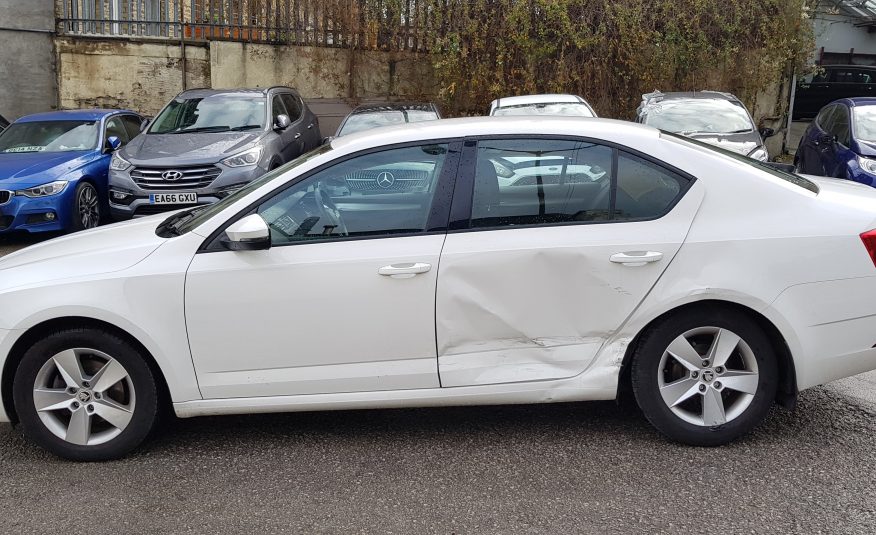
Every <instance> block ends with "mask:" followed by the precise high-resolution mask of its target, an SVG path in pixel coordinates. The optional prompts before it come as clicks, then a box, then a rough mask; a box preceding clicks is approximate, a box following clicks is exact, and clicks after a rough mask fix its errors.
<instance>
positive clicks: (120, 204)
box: [109, 87, 322, 219]
mask: <svg viewBox="0 0 876 535" xmlns="http://www.w3.org/2000/svg"><path fill="white" fill-rule="evenodd" d="M321 139H322V137H321V135H320V131H319V122H318V120H317V118H316V116H315V115H314V114H313V112H311V111H310V109H309V108H308V107H307V105H306V104H305V103H304V101H303V100H302V99H301V96H300V95H299V94H298V93H297V92H296V91H295V90H294V89H290V88H288V87H271V88H268V89H227V90H216V89H193V90H190V91H184V92H182V93H180V94H179V95H178V96H176V97H175V98H174V99H173V100H171V101H170V103H168V104H167V106H165V107H164V109H162V110H161V111H160V112H159V113H158V115H157V116H156V117H155V120H154V121H152V123H151V124H150V125H149V126H148V128H147V129H146V130H145V131H144V132H142V133H141V134H140V135H138V136H137V137H135V138H134V139H133V140H131V142H130V143H128V144H127V145H125V147H124V148H122V149H121V150H119V151H117V152H116V153H114V154H113V158H112V161H111V162H110V171H109V201H110V212H111V213H112V216H113V217H114V218H115V219H129V218H131V217H136V216H144V215H149V214H154V213H159V212H165V211H168V210H175V209H178V208H182V207H185V206H191V205H195V204H209V203H212V202H215V201H217V200H219V199H221V198H223V197H226V196H227V195H228V194H229V193H231V192H233V191H235V190H236V189H238V188H240V187H242V186H243V185H244V184H246V183H248V182H250V181H251V180H253V179H255V178H258V177H259V176H261V175H262V174H264V173H265V172H267V171H269V170H271V169H274V168H275V167H278V166H280V165H282V164H284V163H286V162H288V161H291V160H293V159H295V158H297V157H298V156H300V155H301V154H303V153H305V152H307V151H309V150H311V149H313V148H315V147H317V146H318V145H319V144H320V141H321Z"/></svg>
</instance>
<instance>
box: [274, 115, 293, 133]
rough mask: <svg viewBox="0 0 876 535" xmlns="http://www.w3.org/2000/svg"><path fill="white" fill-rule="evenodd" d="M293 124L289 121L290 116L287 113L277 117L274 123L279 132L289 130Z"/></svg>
mask: <svg viewBox="0 0 876 535" xmlns="http://www.w3.org/2000/svg"><path fill="white" fill-rule="evenodd" d="M290 124H292V121H290V120H289V116H288V115H286V114H285V113H281V114H280V115H278V116H277V120H276V121H274V127H275V128H276V129H277V130H286V129H287V128H289V125H290Z"/></svg>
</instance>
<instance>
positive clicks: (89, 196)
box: [72, 182, 101, 231]
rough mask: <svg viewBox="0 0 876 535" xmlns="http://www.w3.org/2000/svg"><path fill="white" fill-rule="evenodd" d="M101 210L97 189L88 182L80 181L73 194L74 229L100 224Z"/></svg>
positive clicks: (88, 227)
mask: <svg viewBox="0 0 876 535" xmlns="http://www.w3.org/2000/svg"><path fill="white" fill-rule="evenodd" d="M100 212H101V210H100V198H99V197H98V196H97V189H95V187H94V186H93V185H91V184H90V183H88V182H80V183H79V185H78V186H76V192H75V193H74V195H73V221H72V228H73V230H74V231H78V230H86V229H90V228H95V227H96V226H98V225H99V224H100V218H101V213H100Z"/></svg>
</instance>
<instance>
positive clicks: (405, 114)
mask: <svg viewBox="0 0 876 535" xmlns="http://www.w3.org/2000/svg"><path fill="white" fill-rule="evenodd" d="M436 119H438V115H436V114H435V112H431V111H424V110H385V111H379V112H370V113H356V114H353V115H351V116H350V117H349V118H348V119H347V122H345V123H344V126H343V128H341V132H340V133H339V134H338V135H341V136H344V135H347V134H352V133H354V132H361V131H363V130H369V129H371V128H379V127H381V126H391V125H394V124H404V123H418V122H422V121H434V120H436Z"/></svg>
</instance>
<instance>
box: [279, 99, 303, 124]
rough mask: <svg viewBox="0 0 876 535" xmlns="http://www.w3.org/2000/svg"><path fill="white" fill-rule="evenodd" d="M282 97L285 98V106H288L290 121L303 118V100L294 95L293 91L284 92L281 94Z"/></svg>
mask: <svg viewBox="0 0 876 535" xmlns="http://www.w3.org/2000/svg"><path fill="white" fill-rule="evenodd" d="M280 98H282V99H283V104H284V107H285V108H286V115H288V116H289V121H290V122H293V123H294V122H295V121H297V120H298V119H300V118H301V101H300V100H298V97H296V96H295V95H293V94H292V93H283V94H282V95H280Z"/></svg>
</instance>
